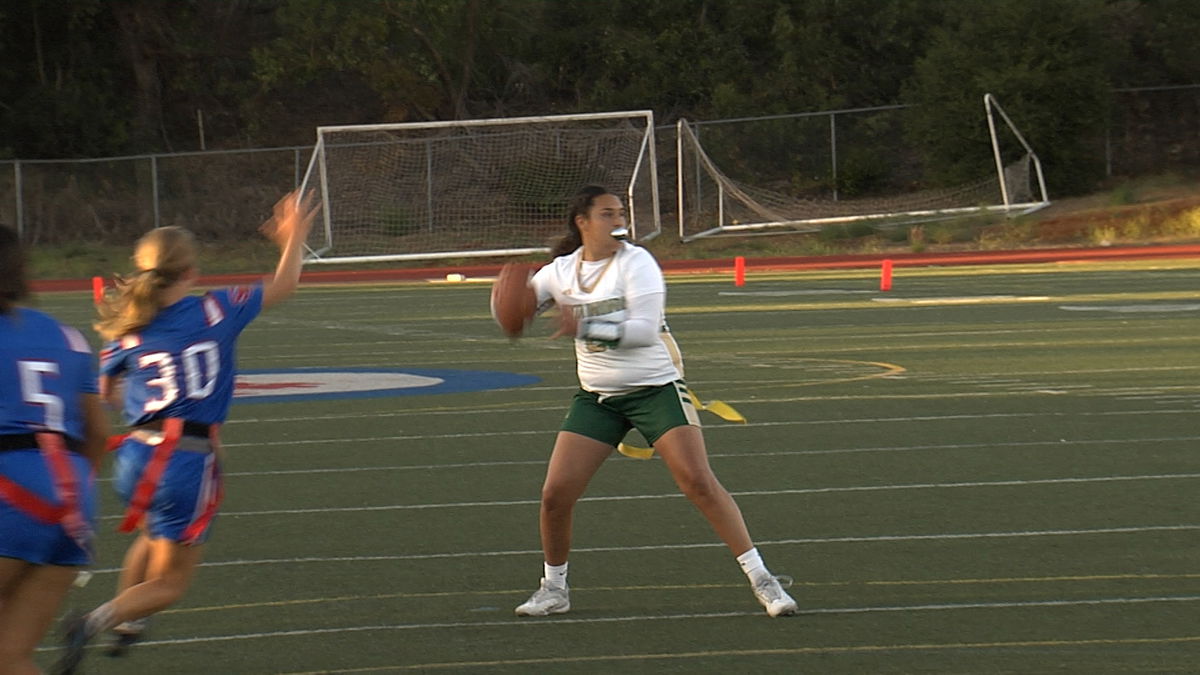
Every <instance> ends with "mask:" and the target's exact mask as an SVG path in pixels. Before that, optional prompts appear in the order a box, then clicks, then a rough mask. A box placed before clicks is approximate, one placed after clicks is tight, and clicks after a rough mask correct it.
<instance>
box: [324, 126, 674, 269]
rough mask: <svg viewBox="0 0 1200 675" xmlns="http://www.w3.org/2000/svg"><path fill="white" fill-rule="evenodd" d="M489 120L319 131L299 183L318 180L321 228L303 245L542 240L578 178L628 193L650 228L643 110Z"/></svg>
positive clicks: (414, 249)
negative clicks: (311, 159) (314, 152)
mask: <svg viewBox="0 0 1200 675" xmlns="http://www.w3.org/2000/svg"><path fill="white" fill-rule="evenodd" d="M495 122H496V123H488V122H487V121H478V122H466V123H461V124H455V125H445V124H439V125H421V124H405V125H389V126H386V127H379V126H373V127H363V128H354V127H339V128H334V129H322V130H321V132H320V143H319V146H318V150H317V153H318V154H317V157H316V158H315V159H316V160H317V161H315V162H314V163H313V165H312V167H311V168H310V170H309V176H308V177H307V178H306V180H305V183H306V185H313V186H317V185H319V186H320V187H321V192H322V197H323V199H324V218H325V224H324V225H325V226H324V228H323V229H322V228H320V227H318V228H315V230H316V231H314V235H313V237H312V238H311V239H310V242H309V246H310V248H312V249H313V250H315V251H317V252H318V253H319V254H320V256H321V257H322V258H324V259H326V260H328V259H333V258H336V259H342V258H356V257H380V256H384V257H393V258H417V259H419V258H426V257H429V258H433V257H454V256H472V255H503V254H505V253H510V252H520V251H523V250H526V249H540V248H544V247H547V246H549V245H550V243H551V241H552V240H553V239H554V238H556V237H558V236H560V235H561V234H563V233H564V232H565V220H564V218H565V209H566V204H567V202H568V201H569V200H570V198H571V196H572V195H574V194H575V193H576V192H577V191H578V190H579V188H581V187H582V186H584V185H587V184H599V185H603V186H605V187H607V188H608V189H610V190H613V191H614V192H617V193H618V194H625V195H626V196H627V199H628V201H629V204H628V206H629V208H630V212H631V213H630V220H631V223H632V227H633V228H634V235H635V236H636V237H637V238H642V239H644V238H647V237H649V236H653V235H654V234H657V230H658V218H657V209H656V201H657V196H656V194H655V191H654V181H653V176H652V167H653V164H652V163H651V162H650V158H649V157H648V153H650V152H651V150H650V148H652V147H653V124H652V120H651V119H650V117H649V115H648V114H636V115H629V116H622V117H612V116H564V117H561V118H533V119H531V120H530V121H528V122H514V121H512V120H497V121H495ZM314 174H316V175H314Z"/></svg>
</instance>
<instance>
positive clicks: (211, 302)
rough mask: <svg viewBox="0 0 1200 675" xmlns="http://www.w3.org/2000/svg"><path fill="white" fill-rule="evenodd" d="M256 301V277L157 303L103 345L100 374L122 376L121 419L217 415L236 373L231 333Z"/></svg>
mask: <svg viewBox="0 0 1200 675" xmlns="http://www.w3.org/2000/svg"><path fill="white" fill-rule="evenodd" d="M262 300H263V287H262V284H256V285H254V286H239V287H236V288H226V289H221V290H217V291H211V292H209V293H206V294H205V295H203V296H188V297H186V298H183V299H182V300H180V301H179V302H176V303H175V304H173V305H171V306H170V307H164V308H163V309H161V310H159V313H158V315H157V316H155V317H154V320H153V321H151V322H150V325H148V326H146V327H145V328H143V329H141V330H140V331H138V332H137V333H132V334H129V335H126V336H124V337H121V338H120V339H117V340H114V341H112V342H110V343H109V344H107V345H105V347H104V349H103V350H102V351H101V354H100V373H101V374H102V375H107V376H113V377H124V379H125V404H124V413H125V421H126V422H127V423H128V424H130V425H134V426H136V425H139V424H145V423H146V422H149V421H150V420H155V419H160V418H166V417H179V418H182V419H185V420H188V421H189V422H199V423H201V424H217V423H220V422H224V421H225V417H226V416H227V415H228V414H229V404H230V402H231V401H232V400H233V387H234V380H235V376H236V375H237V373H236V369H235V361H236V346H237V338H238V335H240V334H241V332H242V330H243V329H245V328H246V326H247V325H248V324H249V323H250V322H251V321H253V320H254V318H255V317H256V316H258V314H259V312H261V311H262Z"/></svg>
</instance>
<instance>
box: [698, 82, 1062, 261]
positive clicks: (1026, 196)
mask: <svg viewBox="0 0 1200 675" xmlns="http://www.w3.org/2000/svg"><path fill="white" fill-rule="evenodd" d="M909 107H910V106H885V107H879V108H863V109H857V110H845V111H836V112H824V113H811V114H802V115H779V116H774V117H769V118H756V119H749V120H731V121H729V122H733V123H738V124H732V123H722V124H721V125H719V126H717V125H715V124H714V125H713V126H712V127H710V126H704V125H697V124H692V123H689V122H688V121H687V120H680V121H679V122H678V123H677V124H676V132H677V136H676V148H675V150H676V167H675V169H676V182H677V185H676V188H677V195H676V196H677V200H678V204H677V209H678V210H677V212H676V213H677V215H678V222H679V237H680V239H681V240H683V241H692V240H695V239H699V238H701V237H707V236H713V235H720V234H730V233H737V234H753V233H756V232H757V233H762V234H771V233H781V232H811V231H817V230H821V229H822V228H825V227H828V226H831V225H845V224H850V223H855V222H868V223H870V224H871V225H872V227H878V228H887V227H894V226H899V225H903V224H911V223H915V222H927V221H933V220H940V219H946V218H954V217H961V216H967V215H970V214H978V213H987V212H1003V213H1005V214H1008V215H1019V214H1023V213H1029V212H1031V211H1034V210H1037V209H1040V208H1043V207H1045V206H1047V205H1049V203H1050V201H1049V199H1048V198H1047V196H1046V183H1045V178H1044V176H1043V174H1042V166H1041V162H1040V161H1039V160H1038V157H1037V154H1036V153H1035V152H1034V151H1033V148H1031V147H1030V146H1029V143H1027V142H1026V140H1025V138H1024V137H1023V136H1022V135H1021V132H1020V131H1019V130H1018V129H1017V127H1016V125H1014V124H1013V122H1012V120H1011V119H1009V117H1008V115H1007V114H1005V112H1004V110H1003V109H1002V108H1001V107H1000V105H999V103H997V102H996V99H995V98H994V97H993V96H992V95H991V94H988V95H985V96H984V112H985V115H983V116H981V118H980V123H981V124H982V123H983V121H984V119H986V124H987V127H988V131H989V134H990V139H991V149H992V158H990V160H989V158H988V157H987V156H986V155H984V154H982V153H981V156H980V157H979V158H978V160H979V161H977V162H975V164H974V165H973V166H978V167H980V170H979V177H978V178H977V179H975V180H970V181H967V182H963V183H959V184H955V185H951V186H943V187H937V188H926V187H923V186H924V185H926V184H930V183H932V182H934V181H931V180H929V176H927V175H926V172H925V170H924V168H923V167H922V166H921V159H920V153H919V152H918V151H917V150H916V149H915V148H912V147H910V146H908V145H907V144H906V143H905V141H904V139H905V133H904V125H903V114H904V112H905V110H906V109H907V108H909ZM997 118H998V120H997ZM702 140H703V145H702ZM991 165H994V167H993V168H990V169H989V168H988V167H989V166H991ZM734 172H736V173H737V174H738V176H737V177H731V175H730V173H734Z"/></svg>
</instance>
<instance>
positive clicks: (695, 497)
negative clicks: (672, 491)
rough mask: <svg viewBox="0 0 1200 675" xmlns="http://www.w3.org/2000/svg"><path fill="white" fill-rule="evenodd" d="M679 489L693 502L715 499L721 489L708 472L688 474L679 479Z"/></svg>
mask: <svg viewBox="0 0 1200 675" xmlns="http://www.w3.org/2000/svg"><path fill="white" fill-rule="evenodd" d="M679 489H680V490H682V491H683V494H684V495H685V496H686V497H687V498H688V499H690V500H692V501H693V502H697V503H700V502H708V501H712V500H713V499H715V498H717V497H718V496H719V495H720V494H721V492H722V491H723V488H722V487H721V484H720V483H718V482H717V479H716V477H715V476H713V475H712V473H711V472H708V471H700V472H696V473H689V474H686V475H683V476H680V477H679Z"/></svg>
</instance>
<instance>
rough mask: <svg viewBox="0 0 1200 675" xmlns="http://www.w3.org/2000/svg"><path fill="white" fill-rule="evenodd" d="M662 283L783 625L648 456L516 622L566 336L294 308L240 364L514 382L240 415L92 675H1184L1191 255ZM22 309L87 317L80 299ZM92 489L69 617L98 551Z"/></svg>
mask: <svg viewBox="0 0 1200 675" xmlns="http://www.w3.org/2000/svg"><path fill="white" fill-rule="evenodd" d="M668 283H669V302H668V305H669V310H668V319H669V321H670V323H671V326H672V328H673V330H674V332H675V334H676V337H677V338H678V340H679V343H680V346H681V347H682V349H683V351H684V356H685V360H686V364H687V367H688V370H687V375H688V380H689V383H690V384H691V385H692V387H693V389H694V390H695V391H696V393H697V394H698V395H699V396H700V397H701V398H702V399H704V400H708V399H720V400H724V401H726V402H727V403H730V404H732V405H734V406H735V407H736V408H738V409H739V410H740V411H741V412H742V413H743V414H745V416H746V417H747V418H748V419H749V423H748V424H746V425H735V424H730V423H727V422H723V421H721V420H720V419H718V418H716V417H713V416H710V415H707V414H704V415H703V416H704V420H705V423H706V437H707V440H708V445H709V452H710V456H711V462H712V465H713V467H714V469H715V470H716V472H717V475H718V476H719V477H720V478H721V479H722V482H723V483H724V484H725V486H726V487H727V488H729V490H730V491H731V492H733V493H734V495H735V496H736V498H737V500H738V502H739V504H740V506H741V508H742V510H743V512H744V513H745V515H746V519H747V521H748V523H749V525H750V530H751V533H752V535H753V536H754V537H755V539H756V541H757V542H758V545H759V549H760V550H761V551H762V552H763V555H764V558H765V560H766V561H767V563H768V565H769V566H771V567H772V568H773V570H774V571H775V572H777V573H784V574H788V575H791V576H793V577H795V579H796V583H795V585H794V586H793V587H792V589H791V592H792V594H793V595H794V596H795V597H796V599H797V601H798V602H799V603H800V606H801V614H800V615H799V616H795V617H791V618H781V619H770V618H768V617H767V616H766V615H765V614H764V613H762V611H761V610H760V608H759V607H758V605H757V603H756V602H755V600H754V598H753V596H752V595H751V593H750V591H749V587H748V585H747V583H746V581H745V578H744V576H743V575H742V573H741V571H740V570H739V569H738V567H737V565H736V563H735V562H734V560H733V559H732V556H731V554H730V553H729V552H728V551H726V550H724V549H723V548H722V546H721V545H720V544H719V543H718V542H717V540H716V538H715V536H714V535H713V534H712V533H711V532H710V530H709V529H708V527H707V525H706V523H705V521H704V520H703V518H702V517H701V516H700V515H699V513H698V512H696V511H695V510H694V509H693V508H692V507H691V506H690V504H689V503H688V502H687V501H686V500H685V499H684V498H682V497H680V496H678V494H677V491H676V489H675V487H674V484H673V483H672V481H671V479H670V476H669V475H668V473H667V471H666V469H665V467H664V466H663V465H662V464H661V462H659V461H657V460H652V461H648V462H647V461H639V460H634V459H629V458H626V457H622V456H619V455H614V457H613V458H612V459H611V460H610V461H609V463H608V464H607V465H606V466H605V467H604V468H603V469H602V470H601V471H600V473H599V474H598V475H597V477H596V479H595V480H594V482H593V484H592V485H591V487H590V489H589V491H588V494H587V495H586V497H585V499H584V500H583V501H582V502H581V503H580V505H579V507H578V508H577V511H576V524H575V544H576V549H575V551H574V553H573V555H572V557H571V581H572V591H573V592H572V611H571V612H570V613H569V614H566V615H563V616H559V617H554V618H547V619H518V618H517V617H515V616H514V615H513V612H512V610H513V607H514V606H516V605H517V604H519V603H520V602H522V601H523V600H524V599H525V598H526V597H527V596H528V594H529V593H530V592H531V591H532V590H533V589H534V588H535V587H536V585H537V581H538V578H539V576H540V574H541V555H540V549H539V541H538V532H537V511H538V496H539V489H540V485H541V481H542V477H543V471H544V466H545V461H546V459H547V457H548V455H549V449H550V447H551V444H552V442H553V437H554V433H555V430H556V428H557V425H558V422H559V420H560V418H561V415H562V414H563V411H564V410H565V406H566V403H567V400H568V398H569V396H570V394H571V392H572V391H573V390H574V388H575V386H576V384H575V379H574V372H573V357H572V354H571V351H570V346H569V344H568V343H567V342H565V341H554V342H551V341H549V340H547V339H545V338H544V336H545V335H548V334H549V332H550V327H549V326H538V327H536V328H535V329H534V333H535V335H534V336H532V337H529V338H526V339H523V340H521V341H519V342H516V343H510V342H509V341H507V340H505V339H503V338H501V337H499V333H498V330H497V329H496V328H495V327H494V325H493V324H492V322H491V320H490V318H489V316H488V310H487V303H488V291H489V287H488V286H487V285H486V284H474V283H460V284H445V283H441V284H432V283H412V284H397V285H388V286H371V287H310V286H305V287H303V288H302V289H301V291H300V292H299V294H298V295H297V296H296V297H295V298H294V299H293V300H291V301H290V302H289V303H287V304H285V305H283V306H281V307H278V308H276V309H275V310H273V311H271V312H269V313H267V314H265V315H263V316H262V317H261V318H260V319H259V320H258V321H257V322H256V323H254V324H253V325H252V326H251V327H250V329H249V330H248V331H247V332H246V333H245V335H244V337H243V339H242V342H241V345H242V347H241V350H240V355H239V356H240V360H241V362H240V366H241V367H242V368H243V369H257V368H261V369H278V368H306V367H307V368H311V367H322V368H337V367H357V368H370V367H378V368H390V369H394V368H423V369H430V368H437V369H444V368H454V369H466V370H487V371H511V372H517V373H523V374H531V375H536V376H538V377H540V378H541V382H539V383H537V384H531V385H527V386H521V387H517V388H511V389H504V390H493V391H483V392H476V393H452V394H441V395H429V396H399V397H391V398H363V399H349V400H335V401H315V402H314V401H310V402H293V403H263V404H241V405H235V406H234V408H233V412H232V414H231V420H230V423H229V424H228V425H227V426H226V428H225V433H224V438H225V441H226V443H227V449H228V463H227V467H226V468H227V472H228V482H227V494H226V501H225V503H224V506H223V511H222V515H221V516H220V518H219V520H218V522H217V526H216V530H215V533H214V535H213V539H212V541H211V543H210V544H209V546H208V554H207V562H206V564H205V565H204V567H203V568H202V569H201V570H200V573H199V575H198V581H197V584H196V586H195V587H194V588H193V590H192V592H191V593H190V595H189V596H188V597H187V598H186V599H185V600H184V602H183V603H182V604H180V605H179V606H178V607H176V608H173V609H171V610H169V611H166V612H164V613H162V614H160V615H158V616H157V617H155V620H154V623H153V625H152V627H151V630H152V632H151V633H150V634H149V636H148V640H147V642H146V643H144V644H142V645H139V646H138V647H136V648H135V650H134V652H133V653H131V654H130V655H129V656H127V657H124V658H123V659H112V658H108V657H106V656H104V655H103V654H102V653H100V651H99V650H91V652H90V654H89V657H88V662H87V663H86V666H87V672H88V673H97V674H102V673H205V674H211V673H325V672H330V673H335V672H336V673H351V672H353V673H389V672H401V671H406V670H427V671H431V672H481V673H482V672H487V673H493V672H513V673H515V672H554V673H559V672H565V673H579V672H587V673H610V672H620V671H624V672H637V673H641V672H737V671H745V672H755V673H758V672H772V673H774V672H805V673H913V672H954V673H976V672H986V673H1001V672H1003V673H1030V672H1078V673H1097V672H1126V671H1152V672H1196V670H1197V668H1198V666H1197V664H1198V663H1200V566H1198V565H1197V561H1198V560H1200V501H1198V500H1197V498H1196V493H1197V490H1198V488H1200V454H1198V450H1200V448H1198V445H1197V441H1200V425H1198V424H1197V418H1198V417H1200V383H1198V377H1200V291H1198V290H1197V289H1198V288H1200V264H1197V263H1196V262H1195V261H1174V262H1164V261H1158V262H1149V263H1124V264H1117V263H1109V264H1103V265H1101V264H1071V265H1031V266H1005V267H991V268H982V267H980V268H967V267H961V268H930V269H920V270H917V269H905V268H900V269H897V270H896V276H895V281H894V289H893V290H892V291H891V292H888V293H881V292H879V291H878V290H877V289H878V280H877V278H876V276H875V273H874V272H853V271H843V272H836V273H835V272H808V273H795V274H772V275H767V274H759V275H752V276H751V277H750V279H749V281H748V283H747V284H746V285H745V286H743V287H740V288H739V287H735V286H734V285H733V284H732V283H731V280H730V277H729V276H724V277H716V276H707V277H687V276H683V277H671V278H669V280H668ZM39 304H40V306H41V307H42V308H43V309H46V310H49V311H51V312H53V313H55V314H56V315H58V316H59V317H60V318H62V319H64V320H66V321H68V322H71V323H74V324H76V325H79V326H81V327H82V326H85V325H86V323H87V322H88V321H89V319H90V314H89V312H90V307H89V298H88V297H86V296H85V295H84V294H61V295H44V296H42V297H41V298H40V300H39ZM639 440H640V439H639ZM105 477H106V478H107V475H106V476H105ZM103 488H104V489H103V491H104V493H105V502H104V505H103V513H104V520H103V523H102V528H101V530H102V532H101V535H102V536H101V540H100V542H99V552H98V558H99V559H98V562H97V566H96V576H95V578H94V579H93V580H92V582H91V584H90V585H89V586H87V587H86V588H84V589H81V590H79V591H76V592H75V594H74V600H73V601H74V602H75V603H76V604H77V605H79V606H85V607H88V608H90V607H92V606H94V605H95V604H98V603H99V602H101V601H103V600H104V599H106V598H107V597H108V595H109V594H110V593H111V592H112V587H113V584H114V583H115V579H116V574H115V572H116V568H117V567H118V566H119V562H120V556H121V554H122V552H123V550H124V546H125V545H126V543H127V540H126V538H125V536H124V535H119V534H117V533H115V532H114V528H115V526H116V524H117V517H118V514H119V511H118V506H117V503H116V501H115V500H114V499H113V498H112V497H111V494H110V493H111V490H110V489H109V488H110V484H109V483H108V482H107V481H105V483H104V484H103ZM38 658H39V661H40V662H41V663H43V664H49V663H50V662H51V661H52V659H53V652H52V650H50V649H49V648H47V649H46V650H43V651H42V652H40V653H39V657H38Z"/></svg>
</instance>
